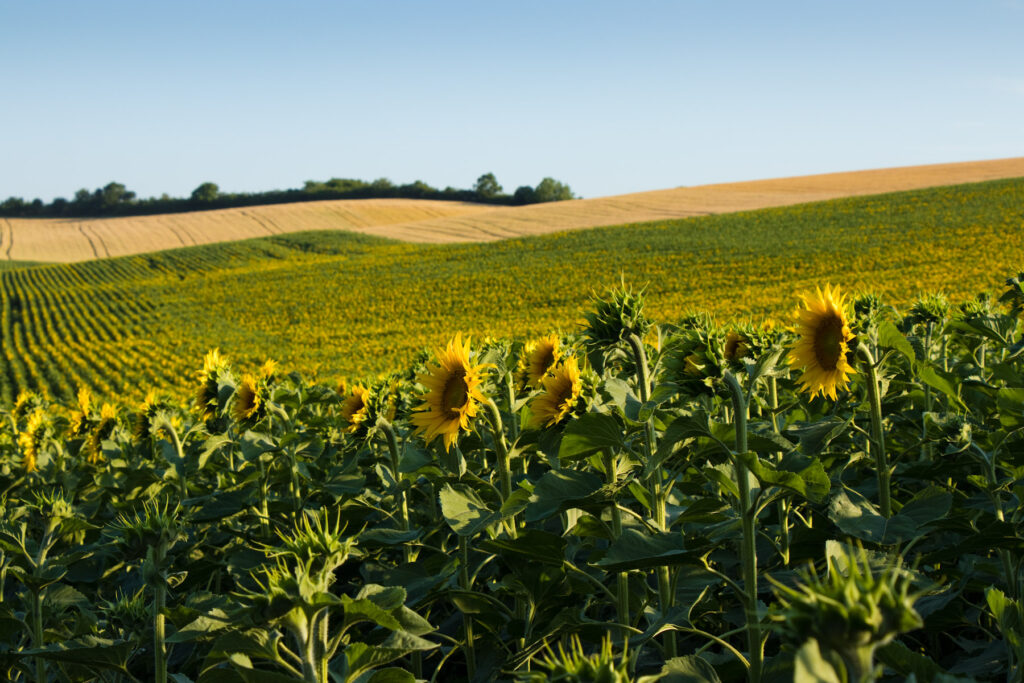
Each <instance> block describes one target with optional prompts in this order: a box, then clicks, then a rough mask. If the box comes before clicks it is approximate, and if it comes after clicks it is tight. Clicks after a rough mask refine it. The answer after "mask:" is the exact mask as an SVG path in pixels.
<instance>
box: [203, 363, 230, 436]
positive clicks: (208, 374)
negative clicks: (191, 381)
mask: <svg viewBox="0 0 1024 683" xmlns="http://www.w3.org/2000/svg"><path fill="white" fill-rule="evenodd" d="M229 372H230V369H229V365H228V359H227V357H225V356H222V355H220V351H219V350H218V349H214V350H212V351H210V352H209V353H207V354H206V357H205V358H203V369H202V370H200V371H199V372H198V373H196V379H197V380H198V381H199V387H198V388H197V389H196V395H195V405H196V408H197V409H198V411H199V414H200V416H201V417H202V418H203V419H204V420H209V419H211V418H213V417H216V416H217V414H218V413H219V412H220V411H221V410H223V408H224V406H223V405H221V403H220V384H221V381H222V380H224V379H225V378H226V376H227V375H228V374H229Z"/></svg>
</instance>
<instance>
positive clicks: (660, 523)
mask: <svg viewBox="0 0 1024 683" xmlns="http://www.w3.org/2000/svg"><path fill="white" fill-rule="evenodd" d="M626 341H627V342H628V343H629V346H630V349H631V350H632V351H633V361H634V363H635V365H636V374H637V387H638V388H639V391H640V402H641V404H642V405H647V403H648V402H649V401H650V400H651V387H650V379H649V377H650V371H649V369H648V367H647V353H646V352H645V351H644V343H643V341H642V340H641V339H640V337H638V336H637V335H636V334H635V333H632V332H630V333H629V334H628V335H627V336H626ZM644 432H645V435H646V437H647V438H645V439H644V441H643V448H644V462H647V463H650V462H651V460H652V459H653V457H654V452H655V449H656V448H657V441H656V437H655V433H654V415H653V412H652V414H651V415H650V416H649V417H648V418H647V419H646V420H645V421H644ZM661 479H662V471H661V468H660V467H652V468H651V476H650V477H649V478H648V480H647V487H648V489H649V491H650V496H651V506H652V508H653V512H654V525H655V526H656V527H657V529H658V530H659V531H667V530H668V529H667V526H666V524H665V491H664V488H663V487H662V481H661ZM657 577H658V607H659V609H660V610H661V615H662V616H663V617H667V616H668V612H669V610H670V609H671V607H672V602H673V601H672V577H671V575H670V574H669V571H668V566H667V565H662V566H660V567H658V568H657ZM664 644H665V659H671V658H673V657H675V656H676V636H675V632H673V631H669V632H667V633H666V634H665V635H664Z"/></svg>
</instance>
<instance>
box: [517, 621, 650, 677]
mask: <svg viewBox="0 0 1024 683" xmlns="http://www.w3.org/2000/svg"><path fill="white" fill-rule="evenodd" d="M546 648H547V652H546V654H545V655H544V657H543V659H540V660H539V664H540V667H541V668H543V669H547V671H546V672H544V671H540V670H537V671H533V672H524V673H523V674H521V675H517V678H516V680H519V681H538V680H539V681H552V683H554V682H555V681H558V682H559V683H576V682H577V681H580V682H582V681H601V683H627V682H628V681H631V680H633V677H632V676H631V675H630V672H629V670H630V661H629V655H628V653H626V652H623V653H621V654H620V655H619V656H616V655H615V653H614V651H613V649H612V639H611V636H609V635H605V637H604V638H603V639H602V641H601V649H600V650H597V651H594V652H591V653H589V654H588V653H587V649H586V648H584V646H583V643H582V642H580V637H579V635H577V634H575V633H574V634H573V635H572V637H570V638H569V647H568V649H566V647H565V646H564V645H563V644H562V643H559V644H558V652H555V651H554V650H553V649H551V646H550V645H548V646H546Z"/></svg>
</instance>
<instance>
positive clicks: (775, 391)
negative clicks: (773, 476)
mask: <svg viewBox="0 0 1024 683" xmlns="http://www.w3.org/2000/svg"><path fill="white" fill-rule="evenodd" d="M768 401H769V403H770V405H771V408H772V431H774V432H775V433H776V434H778V433H779V416H778V414H777V411H778V409H779V388H778V382H776V380H775V375H772V376H771V377H769V378H768ZM778 455H779V459H780V460H781V458H782V453H781V452H780V453H779V454H778ZM777 510H778V517H779V554H780V555H781V556H782V564H783V566H785V567H788V566H789V500H788V499H787V498H779V502H778V505H777Z"/></svg>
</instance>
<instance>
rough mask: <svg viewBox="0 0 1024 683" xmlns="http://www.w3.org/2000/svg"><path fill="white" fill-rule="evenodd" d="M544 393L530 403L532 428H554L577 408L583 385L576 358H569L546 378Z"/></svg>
mask: <svg viewBox="0 0 1024 683" xmlns="http://www.w3.org/2000/svg"><path fill="white" fill-rule="evenodd" d="M542 382H543V385H544V393H542V394H540V395H539V396H537V397H536V398H534V399H533V401H532V402H531V403H530V410H531V411H532V414H533V415H532V418H531V420H530V426H531V427H553V426H554V425H556V424H558V423H559V422H561V421H562V420H564V419H565V418H566V417H567V416H568V415H569V414H570V413H572V411H573V410H574V409H575V408H576V405H577V403H578V402H579V398H580V392H581V391H582V390H583V383H582V381H581V380H580V368H579V363H578V361H577V360H576V356H569V357H567V358H566V359H565V360H563V361H562V362H561V363H559V364H558V365H557V366H556V367H555V369H554V370H552V371H551V372H550V373H548V374H547V375H545V376H544V378H543V380H542Z"/></svg>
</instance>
